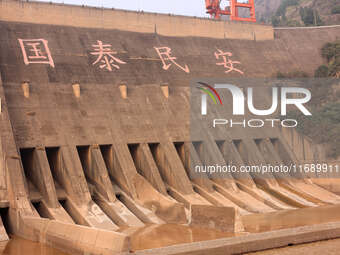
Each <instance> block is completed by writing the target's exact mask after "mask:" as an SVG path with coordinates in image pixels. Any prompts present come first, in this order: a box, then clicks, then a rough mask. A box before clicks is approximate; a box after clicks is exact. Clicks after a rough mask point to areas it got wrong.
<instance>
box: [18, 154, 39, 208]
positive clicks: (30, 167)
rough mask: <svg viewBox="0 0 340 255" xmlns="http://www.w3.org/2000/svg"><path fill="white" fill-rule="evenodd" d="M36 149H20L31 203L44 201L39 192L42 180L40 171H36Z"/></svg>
mask: <svg viewBox="0 0 340 255" xmlns="http://www.w3.org/2000/svg"><path fill="white" fill-rule="evenodd" d="M34 150H35V149H34V148H22V149H20V156H21V161H22V165H23V168H24V173H25V177H26V180H27V184H28V190H29V195H30V199H31V201H34V202H37V201H40V200H41V199H42V196H41V194H40V190H39V179H40V178H41V176H40V173H38V169H35V165H34V164H35V162H34V160H35V159H34V153H35V152H34Z"/></svg>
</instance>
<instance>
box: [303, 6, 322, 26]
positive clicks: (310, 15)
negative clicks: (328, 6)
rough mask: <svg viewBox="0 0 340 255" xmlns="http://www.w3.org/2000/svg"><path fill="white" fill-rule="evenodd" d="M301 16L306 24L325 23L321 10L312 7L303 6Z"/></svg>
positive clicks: (316, 24) (318, 24)
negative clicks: (321, 16) (320, 13)
mask: <svg viewBox="0 0 340 255" xmlns="http://www.w3.org/2000/svg"><path fill="white" fill-rule="evenodd" d="M300 16H301V20H302V21H303V23H305V25H306V26H321V25H322V24H323V22H322V20H321V18H320V15H319V12H318V11H317V10H315V9H313V8H311V7H301V8H300Z"/></svg>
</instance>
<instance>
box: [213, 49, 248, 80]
mask: <svg viewBox="0 0 340 255" xmlns="http://www.w3.org/2000/svg"><path fill="white" fill-rule="evenodd" d="M217 50H218V52H215V57H216V59H220V58H222V60H223V62H220V63H216V65H218V66H224V68H225V69H226V71H225V72H226V73H230V72H232V71H235V72H239V73H240V74H244V73H243V72H242V71H241V70H240V69H237V68H236V67H235V66H234V65H235V64H241V62H239V61H233V60H231V59H230V57H232V56H233V54H232V53H231V52H223V51H221V50H219V49H217Z"/></svg>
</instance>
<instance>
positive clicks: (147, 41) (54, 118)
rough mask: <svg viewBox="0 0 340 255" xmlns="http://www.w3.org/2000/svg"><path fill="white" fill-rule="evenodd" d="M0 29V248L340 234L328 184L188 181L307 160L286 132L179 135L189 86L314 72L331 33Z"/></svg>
mask: <svg viewBox="0 0 340 255" xmlns="http://www.w3.org/2000/svg"><path fill="white" fill-rule="evenodd" d="M0 31H1V37H0V75H1V77H0V78H1V79H0V98H1V115H0V130H1V136H0V144H1V146H0V155H1V160H0V162H1V163H0V208H1V209H0V214H1V218H0V223H1V228H0V231H1V233H0V239H1V240H2V241H3V242H6V241H8V240H9V239H11V238H15V237H20V238H24V239H27V240H31V241H34V242H40V243H43V244H46V245H49V246H51V247H54V248H57V249H59V250H62V251H65V252H66V253H68V254H98V255H99V254H130V253H131V254H132V253H133V254H157V255H159V254H244V253H249V252H254V251H260V250H265V249H273V248H277V247H283V246H288V245H291V244H300V243H308V242H315V241H320V240H325V239H332V238H339V237H340V216H339V210H340V192H339V191H340V188H339V187H340V181H339V182H338V181H337V180H332V183H333V186H332V188H329V186H323V185H319V184H320V183H318V181H317V180H314V178H311V177H310V176H309V177H307V176H303V175H302V176H298V177H296V178H295V177H293V176H292V177H290V178H281V176H280V175H275V174H270V173H268V174H266V175H257V174H244V175H242V176H240V175H238V174H230V175H229V176H227V178H225V177H224V178H215V177H211V176H208V175H207V176H205V178H196V177H195V175H194V174H193V173H192V171H191V165H192V164H196V163H197V164H200V163H202V162H205V163H208V162H219V163H221V164H227V163H228V162H229V163H230V162H233V163H234V164H236V165H261V164H274V165H275V164H286V165H289V164H299V162H301V161H304V160H310V161H312V160H315V158H314V156H313V153H312V149H311V148H310V146H312V145H310V144H308V143H304V142H302V143H300V142H296V141H295V140H294V138H293V137H298V136H299V134H297V133H296V134H295V133H294V134H293V133H291V135H290V136H289V135H287V134H285V133H284V132H282V130H281V129H280V128H273V129H256V130H252V129H249V128H246V129H244V130H242V131H240V129H225V128H224V129H222V128H221V129H218V130H217V132H210V131H209V130H208V129H204V128H201V129H200V130H198V131H197V133H192V132H191V130H190V120H191V117H190V114H191V112H190V111H191V110H190V107H191V104H190V94H191V93H190V83H191V82H192V81H193V80H196V79H201V78H202V79H212V78H216V77H218V78H221V79H223V78H224V77H228V78H241V77H243V78H257V79H267V78H271V77H274V76H275V75H276V74H277V73H278V72H283V73H289V72H294V71H296V70H300V71H303V72H305V73H307V74H310V75H312V74H313V73H314V71H315V69H316V68H317V67H318V66H320V65H321V64H322V63H323V59H322V57H321V54H320V49H321V47H322V46H323V45H324V44H325V43H327V42H332V41H335V40H337V39H339V36H340V26H332V27H318V28H313V27H310V28H291V29H289V28H287V29H274V28H272V27H271V26H266V25H260V24H249V23H238V22H228V21H227V22H223V21H214V20H209V19H202V18H191V17H184V16H173V15H163V14H152V13H142V12H130V11H122V10H111V9H102V8H90V7H81V6H68V5H58V4H49V3H36V2H21V1H14V0H0ZM222 97H223V98H229V97H230V95H228V93H223V94H222ZM228 100H229V99H228ZM230 100H231V98H230ZM223 111H225V112H223ZM213 114H214V116H218V115H219V114H226V115H228V114H230V113H229V112H228V111H227V110H223V109H221V110H220V111H219V112H214V113H213ZM211 118H213V116H211ZM292 132H296V131H295V130H294V131H292ZM202 134H203V135H202ZM287 137H290V139H287ZM301 139H303V138H301ZM299 151H304V154H303V156H301V153H299ZM306 151H307V152H306ZM196 232H199V234H197V235H196V236H195V237H193V235H194V234H193V233H196ZM202 232H203V233H205V234H204V235H202V234H201V233H202ZM164 233H165V234H164ZM201 235H202V236H201Z"/></svg>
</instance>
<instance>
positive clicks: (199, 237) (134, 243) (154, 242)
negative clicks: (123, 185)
mask: <svg viewBox="0 0 340 255" xmlns="http://www.w3.org/2000/svg"><path fill="white" fill-rule="evenodd" d="M120 232H121V233H125V234H126V235H129V236H130V237H131V250H132V251H137V250H144V249H149V248H158V247H164V246H169V245H174V244H182V243H192V242H198V241H205V240H212V239H218V238H225V237H232V236H234V234H232V233H223V232H220V231H215V230H210V229H204V228H191V227H187V226H182V225H175V224H166V225H150V226H146V227H143V228H135V229H134V228H126V229H121V230H120ZM1 251H2V253H1ZM0 255H69V254H67V253H64V252H62V251H59V250H57V249H54V248H51V247H49V246H46V245H43V244H40V243H35V242H31V241H28V240H24V239H21V238H18V237H15V236H11V240H10V241H9V242H8V243H7V245H6V243H2V247H1V243H0Z"/></svg>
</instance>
